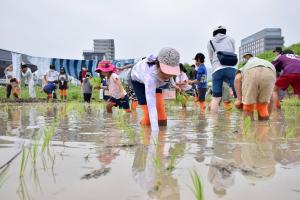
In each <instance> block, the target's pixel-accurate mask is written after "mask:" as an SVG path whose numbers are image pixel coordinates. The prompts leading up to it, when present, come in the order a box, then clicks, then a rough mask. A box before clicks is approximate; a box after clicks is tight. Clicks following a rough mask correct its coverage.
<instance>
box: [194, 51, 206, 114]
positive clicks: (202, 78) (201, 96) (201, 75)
mask: <svg viewBox="0 0 300 200" xmlns="http://www.w3.org/2000/svg"><path fill="white" fill-rule="evenodd" d="M195 62H196V63H195V65H196V66H197V68H198V69H197V81H196V83H197V90H198V100H199V104H200V109H201V110H204V109H205V107H206V106H205V94H206V91H207V71H206V67H205V65H204V62H205V56H204V54H203V53H197V54H196V56H195Z"/></svg>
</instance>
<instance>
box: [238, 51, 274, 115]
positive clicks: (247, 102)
mask: <svg viewBox="0 0 300 200" xmlns="http://www.w3.org/2000/svg"><path fill="white" fill-rule="evenodd" d="M243 58H244V59H246V61H247V63H246V65H245V66H244V67H243V69H242V70H241V73H238V74H237V75H236V78H235V89H236V93H237V99H236V100H235V103H234V105H235V106H236V108H241V107H242V108H243V114H244V117H247V116H249V117H250V118H251V120H253V119H254V116H253V112H254V109H255V106H256V110H257V112H258V119H259V120H268V119H269V116H270V112H269V109H268V106H269V105H268V104H269V103H270V100H271V97H272V93H273V90H274V86H275V81H276V70H275V68H274V66H273V65H272V63H270V62H268V61H266V60H263V59H260V58H256V57H253V55H252V54H251V53H246V54H244V55H243Z"/></svg>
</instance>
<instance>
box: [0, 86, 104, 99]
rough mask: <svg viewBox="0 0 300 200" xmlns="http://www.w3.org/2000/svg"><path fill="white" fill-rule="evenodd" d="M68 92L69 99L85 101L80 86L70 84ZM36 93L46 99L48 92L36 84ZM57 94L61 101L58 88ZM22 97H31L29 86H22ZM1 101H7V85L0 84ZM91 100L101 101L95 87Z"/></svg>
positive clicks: (40, 97)
mask: <svg viewBox="0 0 300 200" xmlns="http://www.w3.org/2000/svg"><path fill="white" fill-rule="evenodd" d="M95 84H98V82H97V81H95ZM67 93H68V97H67V98H68V101H79V102H83V94H82V91H81V87H80V86H74V85H70V86H69V89H68V91H67ZM35 94H36V98H37V99H38V100H40V101H46V98H47V94H46V93H45V92H43V89H42V87H39V86H35ZM56 94H57V99H58V101H60V96H59V90H58V89H57V90H56ZM20 98H21V99H29V93H28V87H22V88H21V95H20ZM10 99H11V100H13V99H14V98H13V97H12V96H11V97H10ZM0 101H6V87H5V86H0ZM91 101H99V90H96V89H93V93H92V100H91Z"/></svg>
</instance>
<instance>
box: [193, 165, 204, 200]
mask: <svg viewBox="0 0 300 200" xmlns="http://www.w3.org/2000/svg"><path fill="white" fill-rule="evenodd" d="M190 176H191V179H192V182H193V188H192V187H190V189H191V190H192V192H193V193H194V195H195V197H196V199H197V200H203V188H202V183H201V180H200V176H199V174H198V173H197V172H196V170H195V169H193V170H192V171H190Z"/></svg>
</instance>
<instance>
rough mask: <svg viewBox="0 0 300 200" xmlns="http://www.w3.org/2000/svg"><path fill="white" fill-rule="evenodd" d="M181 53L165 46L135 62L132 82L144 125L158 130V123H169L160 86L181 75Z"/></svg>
mask: <svg viewBox="0 0 300 200" xmlns="http://www.w3.org/2000/svg"><path fill="white" fill-rule="evenodd" d="M179 60H180V55H179V53H178V51H177V50H175V49H173V48H169V47H166V48H163V49H161V50H160V52H159V54H158V56H157V57H156V56H153V55H151V56H149V57H147V58H145V59H144V60H141V61H140V62H138V63H137V64H135V65H134V66H133V68H132V70H131V82H132V86H133V90H134V92H135V94H136V96H137V99H138V103H139V105H141V108H142V110H143V113H144V117H143V118H142V120H141V124H142V125H151V129H152V131H155V132H156V131H158V129H159V128H158V125H159V124H160V125H167V114H166V110H165V105H164V99H163V95H162V90H161V89H159V87H160V86H164V85H165V84H166V83H167V81H169V80H170V78H171V77H172V76H174V75H176V76H177V75H179V73H180V69H179Z"/></svg>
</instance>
